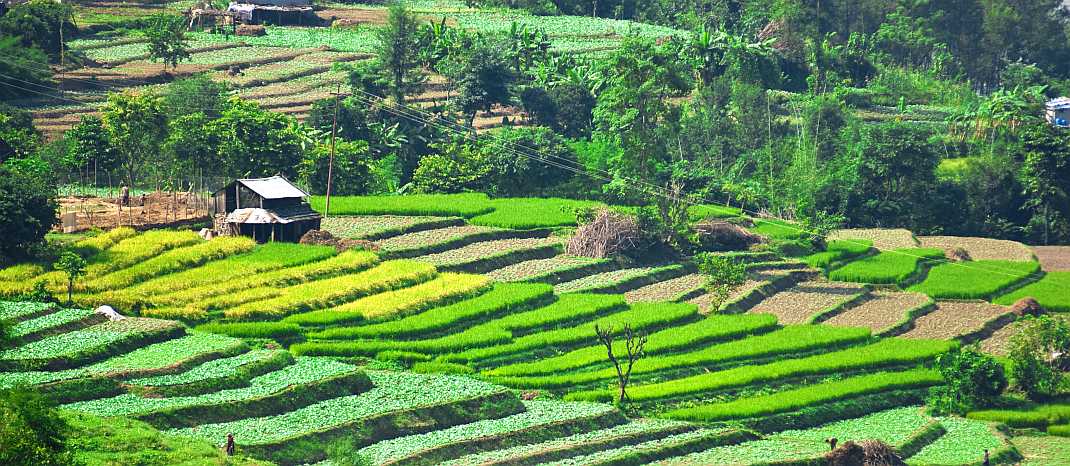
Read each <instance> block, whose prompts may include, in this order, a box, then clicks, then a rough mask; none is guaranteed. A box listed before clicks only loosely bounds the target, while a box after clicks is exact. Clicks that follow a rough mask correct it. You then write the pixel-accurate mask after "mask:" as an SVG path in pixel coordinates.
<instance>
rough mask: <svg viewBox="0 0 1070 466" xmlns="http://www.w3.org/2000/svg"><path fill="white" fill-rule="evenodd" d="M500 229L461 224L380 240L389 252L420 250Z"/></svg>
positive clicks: (380, 245)
mask: <svg viewBox="0 0 1070 466" xmlns="http://www.w3.org/2000/svg"><path fill="white" fill-rule="evenodd" d="M499 231H500V230H498V229H495V228H490V227H482V226H477V225H460V226H453V227H446V228H438V229H434V230H424V231H417V232H413V233H405V234H402V235H397V236H392V237H390V238H386V239H383V240H381V241H379V247H380V248H382V250H383V251H387V252H398V251H420V250H422V249H425V248H428V247H431V246H435V245H446V244H451V243H455V242H459V241H464V240H466V239H469V238H475V237H482V236H477V235H484V236H485V235H488V234H493V233H497V232H499Z"/></svg>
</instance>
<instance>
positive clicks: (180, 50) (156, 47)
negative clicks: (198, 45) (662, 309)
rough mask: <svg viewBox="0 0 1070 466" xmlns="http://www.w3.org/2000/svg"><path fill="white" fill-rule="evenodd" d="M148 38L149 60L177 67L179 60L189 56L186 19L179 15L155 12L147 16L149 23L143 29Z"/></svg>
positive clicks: (173, 67)
mask: <svg viewBox="0 0 1070 466" xmlns="http://www.w3.org/2000/svg"><path fill="white" fill-rule="evenodd" d="M143 32H144V34H145V37H147V38H148V39H149V60H152V62H153V63H155V62H156V61H157V60H160V61H162V62H163V66H164V70H166V69H167V65H171V69H175V68H178V62H179V61H180V60H186V59H188V58H189V44H188V43H186V21H185V20H184V19H182V17H181V16H176V15H169V14H164V13H161V14H156V15H152V16H151V17H149V24H148V26H147V27H146V28H145V29H144V31H143Z"/></svg>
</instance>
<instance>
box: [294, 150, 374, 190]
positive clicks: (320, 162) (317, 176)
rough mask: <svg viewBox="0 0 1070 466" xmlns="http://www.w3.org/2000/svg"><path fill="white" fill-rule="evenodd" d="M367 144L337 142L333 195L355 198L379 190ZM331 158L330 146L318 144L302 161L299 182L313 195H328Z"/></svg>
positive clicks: (332, 181)
mask: <svg viewBox="0 0 1070 466" xmlns="http://www.w3.org/2000/svg"><path fill="white" fill-rule="evenodd" d="M369 155H370V154H369V152H368V143H367V142H365V141H356V142H350V141H345V140H338V141H336V142H335V143H334V166H333V169H332V170H331V175H332V179H331V194H332V195H340V196H344V195H353V194H367V193H370V192H375V191H378V189H377V188H378V187H379V186H381V183H379V182H377V181H376V180H375V179H374V176H373V172H372V171H373V168H372V166H371V161H370V160H369ZM330 157H331V146H330V143H329V142H328V143H326V144H317V145H316V147H315V149H313V150H312V151H310V152H309V153H308V155H306V156H305V158H304V159H303V160H302V161H301V166H300V167H299V168H298V174H299V176H300V179H301V180H302V181H303V182H304V183H305V185H306V186H308V187H309V189H311V190H312V191H313V192H318V193H326V192H327V175H328V168H329V167H328V162H329V161H330Z"/></svg>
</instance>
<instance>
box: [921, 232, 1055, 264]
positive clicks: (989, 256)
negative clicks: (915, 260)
mask: <svg viewBox="0 0 1070 466" xmlns="http://www.w3.org/2000/svg"><path fill="white" fill-rule="evenodd" d="M918 242H920V243H921V247H923V248H938V249H943V250H948V249H955V248H962V249H965V250H966V253H967V254H969V255H970V258H971V259H973V260H975V261H976V260H1003V261H1019V262H1029V261H1032V260H1034V257H1033V251H1032V250H1031V249H1030V248H1029V247H1028V246H1026V245H1024V244H1022V243H1019V242H1017V241H1007V240H1001V239H992V238H972V237H965V236H919V237H918Z"/></svg>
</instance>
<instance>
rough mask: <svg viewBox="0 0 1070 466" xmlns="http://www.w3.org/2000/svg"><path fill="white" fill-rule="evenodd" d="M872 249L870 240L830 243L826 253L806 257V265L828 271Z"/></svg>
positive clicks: (835, 241)
mask: <svg viewBox="0 0 1070 466" xmlns="http://www.w3.org/2000/svg"><path fill="white" fill-rule="evenodd" d="M872 247H873V242H872V241H870V240H834V241H829V243H828V245H827V246H826V247H825V250H824V251H821V252H816V253H813V254H811V255H809V256H806V265H809V266H810V267H813V268H817V269H826V268H828V267H829V266H830V265H831V264H833V263H834V262H839V261H843V260H848V259H851V258H854V257H857V256H861V255H863V254H866V253H867V252H869V250H870V249H871V248H872Z"/></svg>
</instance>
